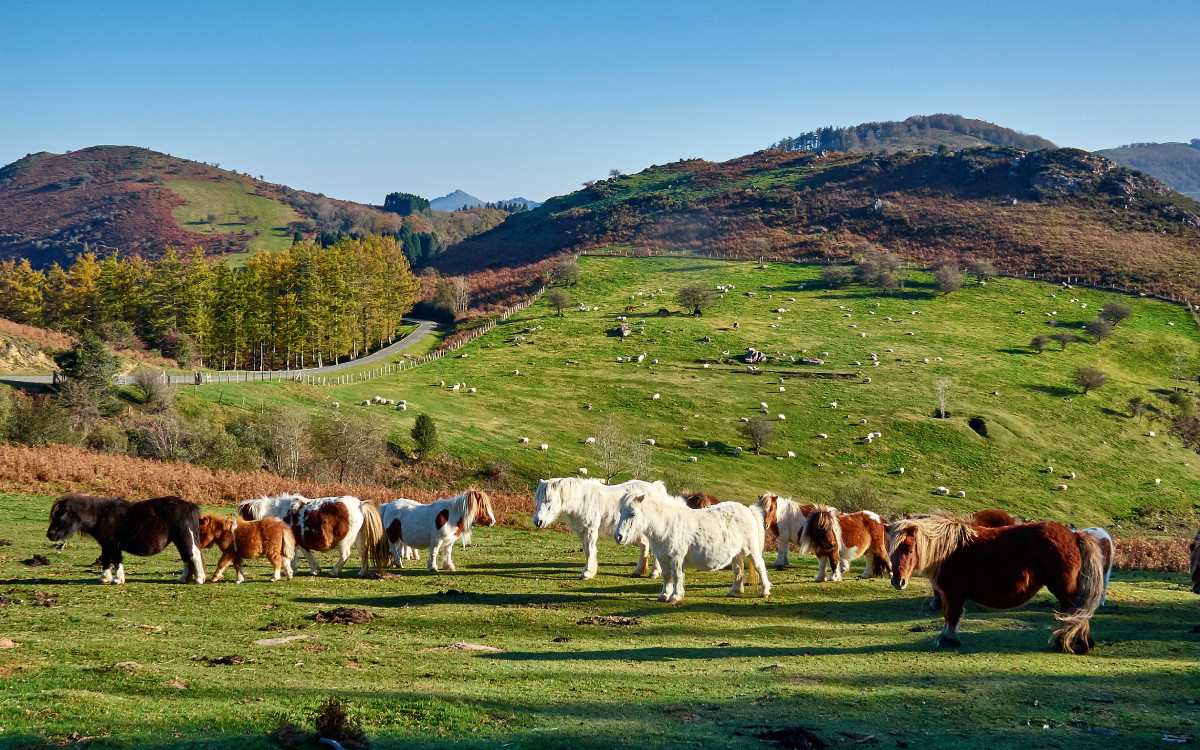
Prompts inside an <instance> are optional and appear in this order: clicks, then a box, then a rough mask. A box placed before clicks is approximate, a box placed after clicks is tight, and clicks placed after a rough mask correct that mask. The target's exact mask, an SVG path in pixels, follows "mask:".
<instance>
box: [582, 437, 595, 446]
mask: <svg viewBox="0 0 1200 750" xmlns="http://www.w3.org/2000/svg"><path fill="white" fill-rule="evenodd" d="M583 444H584V445H595V444H596V438H594V437H590V438H588V439H587V440H584V441H583Z"/></svg>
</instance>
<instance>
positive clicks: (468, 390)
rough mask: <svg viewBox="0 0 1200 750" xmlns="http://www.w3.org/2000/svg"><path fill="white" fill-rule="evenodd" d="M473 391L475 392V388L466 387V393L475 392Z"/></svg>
mask: <svg viewBox="0 0 1200 750" xmlns="http://www.w3.org/2000/svg"><path fill="white" fill-rule="evenodd" d="M475 392H476V391H475V389H474V388H468V389H467V393H475Z"/></svg>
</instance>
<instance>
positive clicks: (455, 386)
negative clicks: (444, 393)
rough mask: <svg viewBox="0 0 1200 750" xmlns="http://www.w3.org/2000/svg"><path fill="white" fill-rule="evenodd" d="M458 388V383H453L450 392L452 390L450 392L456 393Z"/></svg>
mask: <svg viewBox="0 0 1200 750" xmlns="http://www.w3.org/2000/svg"><path fill="white" fill-rule="evenodd" d="M460 387H461V386H460V385H459V384H458V383H455V384H454V387H453V388H451V389H450V390H452V391H457V390H458V389H459V388H460Z"/></svg>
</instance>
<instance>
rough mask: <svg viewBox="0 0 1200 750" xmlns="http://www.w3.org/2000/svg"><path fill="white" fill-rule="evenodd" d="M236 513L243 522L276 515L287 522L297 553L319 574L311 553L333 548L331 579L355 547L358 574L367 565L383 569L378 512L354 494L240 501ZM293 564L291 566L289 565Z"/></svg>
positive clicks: (360, 573) (362, 571)
mask: <svg viewBox="0 0 1200 750" xmlns="http://www.w3.org/2000/svg"><path fill="white" fill-rule="evenodd" d="M238 515H239V516H241V518H242V519H243V520H246V521H261V520H262V519H264V518H277V519H279V520H280V521H283V522H284V523H285V524H287V526H288V528H290V529H291V530H292V534H293V535H294V536H295V538H296V550H297V555H298V554H299V551H300V550H304V555H305V557H307V558H308V567H309V570H310V572H311V573H312V574H313V575H314V576H315V575H320V573H321V567H320V566H319V565H317V558H316V557H314V556H313V552H314V551H316V552H326V551H328V550H331V549H334V548H335V547H336V548H337V554H338V559H337V562H336V563H335V564H334V566H333V569H332V570H331V571H330V572H329V575H331V576H332V577H334V578H337V577H338V575H339V574H340V573H341V572H342V566H344V565H345V564H346V561H347V560H348V559H350V550H351V549H353V548H354V547H357V548H358V554H359V556H360V557H361V558H362V568H361V569H360V570H359V572H358V575H359V577H360V578H361V577H365V576H366V575H367V573H368V572H369V569H370V568H371V567H374V568H375V569H376V570H383V569H384V568H385V567H386V566H387V554H386V550H385V549H384V548H383V545H382V544H381V541H382V539H383V523H382V522H381V521H380V520H379V511H377V510H375V506H374V505H371V504H370V503H368V502H365V501H363V500H359V499H358V498H357V497H351V496H349V495H345V496H342V497H318V498H307V497H304V496H303V495H287V494H285V495H276V496H274V497H260V498H256V499H254V500H243V501H242V502H240V503H238ZM293 567H294V566H293Z"/></svg>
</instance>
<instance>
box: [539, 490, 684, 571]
mask: <svg viewBox="0 0 1200 750" xmlns="http://www.w3.org/2000/svg"><path fill="white" fill-rule="evenodd" d="M630 491H638V492H642V493H645V494H650V495H653V496H654V497H657V498H659V499H660V500H663V501H666V500H667V498H668V497H669V496H668V495H667V486H666V485H665V484H663V483H662V482H643V481H641V480H640V479H631V480H629V481H628V482H622V483H621V484H612V485H609V484H604V483H603V482H601V481H600V480H599V479H581V478H579V477H562V478H559V479H543V480H541V481H540V482H538V487H537V492H535V493H534V495H533V504H534V511H533V525H534V526H536V527H538V528H539V529H544V528H546V527H547V526H549V525H550V524H552V523H554V521H555V520H556V519H557V518H558V517H559V516H562V517H564V518H566V519H567V525H568V526H569V527H570V528H571V531H573V532H575V535H576V536H578V537H579V541H580V542H581V543H582V544H583V552H584V557H585V561H584V564H583V573H581V574H580V575H579V578H580V580H583V581H588V580H591V579H592V578H595V577H596V569H597V562H596V540H597V539H599V538H600V536H601V535H605V536H608V535H611V534H612V533H613V530H614V529H616V527H617V519H618V518H619V517H620V511H619V510H618V508H617V505H618V503H619V502H620V500H621V498H622V497H623V496H624V495H625V493H626V492H630ZM674 502H677V503H679V504H680V505H683V501H681V500H675V501H674ZM637 541H638V547H639V548H640V550H641V554H640V555H639V556H638V563H637V567H635V568H634V569H633V573H632V575H633V576H635V577H636V576H640V575H642V574H644V573H645V572H646V569H647V567H650V577H651V578H657V577H658V573H659V565H658V561H657V560H656V561H655V562H654V565H653V566H650V565H649V558H650V547H649V545H648V544H646V542H645V541H644V540H637Z"/></svg>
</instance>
